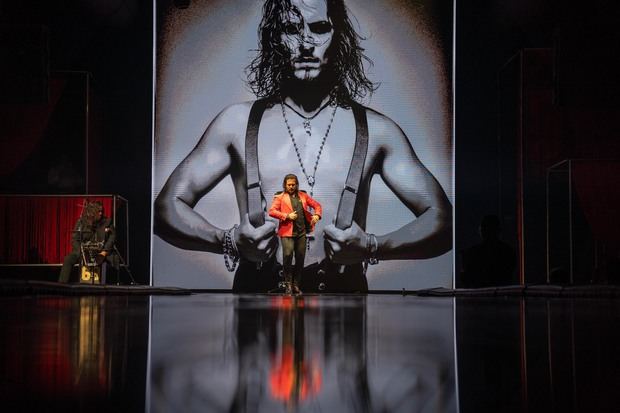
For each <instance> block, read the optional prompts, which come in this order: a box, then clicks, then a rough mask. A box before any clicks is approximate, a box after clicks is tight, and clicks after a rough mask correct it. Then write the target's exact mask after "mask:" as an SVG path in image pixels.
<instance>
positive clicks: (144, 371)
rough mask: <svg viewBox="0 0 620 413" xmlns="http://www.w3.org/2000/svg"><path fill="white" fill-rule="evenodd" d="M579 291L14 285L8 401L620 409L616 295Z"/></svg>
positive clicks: (152, 406) (6, 342)
mask: <svg viewBox="0 0 620 413" xmlns="http://www.w3.org/2000/svg"><path fill="white" fill-rule="evenodd" d="M578 290H579V293H578V292H577V290H576V289H575V288H573V289H571V288H563V287H559V286H555V287H553V286H545V287H542V286H540V287H536V288H535V287H531V288H530V289H529V290H528V289H526V288H522V287H521V288H520V287H513V288H509V287H505V288H503V289H497V288H496V289H486V290H466V291H465V290H445V289H439V290H427V291H418V292H405V294H394V293H392V294H386V293H384V294H374V293H373V294H368V295H329V294H326V295H301V296H292V297H291V296H283V295H275V294H274V295H234V294H230V293H224V292H220V293H213V292H209V293H207V292H196V291H190V290H183V289H178V288H151V287H148V286H83V285H59V284H57V283H53V282H49V283H48V282H34V281H32V282H26V281H12V282H10V281H7V280H4V281H2V283H1V286H0V291H1V292H2V295H1V296H0V314H1V316H0V317H1V320H2V321H1V322H0V331H1V334H2V341H1V342H2V343H3V344H2V350H1V352H2V355H1V360H2V368H1V370H0V371H1V372H2V373H1V374H2V377H1V379H0V383H1V384H0V394H1V395H2V400H3V403H4V406H5V408H7V409H8V410H10V411H55V410H63V411H75V410H79V411H85V410H88V411H106V412H108V411H144V410H147V411H153V412H168V411H269V412H277V411H282V412H285V411H287V412H288V411H309V412H310V411H312V412H314V411H317V412H319V411H320V412H328V411H340V412H349V411H351V412H359V411H386V412H387V411H390V412H392V411H403V412H412V411H441V412H444V411H445V412H456V411H462V412H469V411H524V410H529V411H539V410H547V411H556V410H557V411H559V410H569V411H597V412H600V411H613V410H614V409H615V407H616V406H618V405H619V403H620V396H619V395H618V393H617V391H616V388H617V380H618V375H617V371H618V370H619V369H618V367H619V366H620V355H618V352H617V351H616V349H617V348H618V346H619V344H620V338H619V337H618V334H617V332H616V329H614V328H613V326H614V325H616V324H617V322H618V317H619V315H620V302H618V300H617V298H616V297H617V289H613V288H605V289H603V288H598V289H596V288H585V287H582V288H580V289H578ZM586 290H587V291H586ZM602 291H606V293H602ZM543 293H544V294H543Z"/></svg>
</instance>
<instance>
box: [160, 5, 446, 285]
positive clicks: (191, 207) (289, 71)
mask: <svg viewBox="0 0 620 413" xmlns="http://www.w3.org/2000/svg"><path fill="white" fill-rule="evenodd" d="M438 9H439V10H442V11H445V10H447V11H448V13H447V14H443V15H442V14H431V12H432V11H433V9H432V8H429V7H423V5H422V4H416V3H411V4H409V3H403V2H391V1H384V2H372V1H350V2H347V3H346V4H345V3H344V2H342V1H324V0H318V1H313V0H304V1H296V0H293V1H266V2H264V3H262V2H254V1H227V2H208V1H204V2H201V1H194V2H192V4H191V6H190V7H188V8H187V9H178V8H174V7H172V6H170V5H168V7H162V8H161V9H158V17H159V18H160V19H161V21H159V22H158V25H157V30H158V32H157V44H156V48H157V54H156V92H157V93H156V99H155V130H154V135H155V136H154V165H153V166H154V177H153V181H154V182H153V185H154V188H153V195H154V206H153V221H154V224H153V233H154V237H153V264H152V268H153V283H154V284H156V285H169V284H172V283H173V284H174V285H181V286H187V287H196V288H214V289H226V288H231V286H232V288H233V290H234V291H248V292H258V291H263V292H266V291H270V290H272V289H275V288H276V287H277V284H278V280H279V279H280V278H281V277H282V274H281V270H282V262H283V259H282V256H283V255H282V249H281V248H280V243H279V241H278V236H277V234H276V230H277V227H278V224H279V222H278V221H279V220H278V219H277V218H274V217H272V216H270V215H269V214H268V210H269V208H270V206H271V204H272V200H273V198H274V195H276V194H277V193H278V192H282V191H283V182H282V180H283V177H285V176H286V175H287V174H293V175H295V176H296V177H297V178H298V189H299V190H300V191H302V192H305V193H306V194H308V195H310V196H311V198H313V199H315V200H316V201H318V202H319V203H320V204H321V206H322V215H321V216H320V220H319V221H318V222H317V223H316V225H315V226H314V228H313V230H312V231H311V232H308V234H307V240H306V244H307V251H306V253H305V260H304V270H303V271H302V272H303V277H301V278H302V281H301V283H302V284H303V285H304V287H305V288H306V289H309V290H312V291H326V292H328V291H334V292H336V291H341V292H355V291H367V290H369V289H371V290H372V289H381V290H385V289H387V290H390V289H393V290H400V289H402V288H406V289H411V288H414V289H415V288H431V287H451V286H452V273H453V270H452V268H453V256H452V239H453V237H452V227H453V225H452V215H453V214H452V205H453V179H452V172H453V167H452V164H453V161H452V150H453V135H452V109H451V108H452V87H451V79H452V75H451V73H452V65H451V64H452V63H451V62H452V59H451V56H452V38H451V36H450V33H451V27H452V14H451V11H452V10H451V9H450V8H443V9H442V8H438ZM285 198H286V199H285V202H288V198H287V197H285ZM280 224H281V222H280ZM227 240H228V241H232V246H231V247H230V248H228V247H226V244H227ZM228 243H229V244H230V242H228ZM233 263H234V264H233ZM285 272H286V271H285ZM317 274H319V275H317ZM300 276H301V275H300ZM257 280H258V281H257ZM302 290H303V289H302Z"/></svg>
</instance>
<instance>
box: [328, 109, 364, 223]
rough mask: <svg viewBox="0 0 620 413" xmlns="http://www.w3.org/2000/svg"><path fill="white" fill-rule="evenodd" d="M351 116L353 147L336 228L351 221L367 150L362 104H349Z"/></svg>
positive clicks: (339, 205)
mask: <svg viewBox="0 0 620 413" xmlns="http://www.w3.org/2000/svg"><path fill="white" fill-rule="evenodd" d="M351 109H352V110H353V116H354V117H355V128H356V133H355V149H354V150H353V158H352V159H351V166H350V167H349V174H348V175H347V180H346V182H345V185H344V189H343V190H342V195H341V197H340V203H339V204H338V212H337V214H336V224H335V225H336V228H338V229H343V230H344V229H347V228H349V227H350V226H351V223H352V222H353V211H354V210H355V203H356V201H357V193H358V190H359V186H360V182H361V180H362V172H363V171H364V163H365V162H366V153H367V152H368V119H367V118H366V108H364V107H363V106H362V105H360V104H357V103H353V104H352V105H351Z"/></svg>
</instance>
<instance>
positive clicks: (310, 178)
mask: <svg viewBox="0 0 620 413" xmlns="http://www.w3.org/2000/svg"><path fill="white" fill-rule="evenodd" d="M331 102H332V101H331V100H330V101H328V102H327V103H326V104H325V105H323V106H322V107H321V108H320V109H319V111H318V112H317V113H315V114H314V115H312V116H311V117H310V118H308V117H306V116H303V115H302V114H301V113H299V112H297V111H296V110H295V109H293V108H291V107H290V106H289V105H287V104H286V103H284V99H280V107H281V108H282V117H283V118H284V124H285V125H286V130H287V131H288V136H290V138H291V141H292V142H293V148H295V154H296V155H297V161H298V162H299V166H300V167H301V171H302V172H303V174H304V176H305V177H306V182H308V185H309V186H310V196H312V194H313V190H314V184H315V183H316V181H315V176H316V169H317V168H318V167H319V160H320V159H321V154H322V153H323V146H325V141H326V140H327V136H328V135H329V131H330V129H331V128H332V123H333V122H334V117H335V116H336V109H338V105H336V104H334V105H333V106H334V110H333V111H332V115H331V118H330V120H329V124H328V125H327V130H326V131H325V135H323V140H322V141H321V146H320V147H319V152H318V153H317V154H316V161H314V169H313V170H312V175H308V172H307V171H306V168H305V167H304V162H303V160H302V159H301V154H300V153H299V148H298V147H297V141H295V136H293V131H292V130H291V126H290V125H289V123H288V119H287V117H286V109H285V108H284V106H285V105H286V106H288V107H289V108H291V110H292V111H293V112H295V113H297V114H298V115H299V116H301V117H302V118H304V119H305V120H306V121H307V122H308V128H306V123H305V122H304V130H305V131H306V133H307V134H308V137H311V136H312V132H311V131H310V120H312V119H314V118H315V117H316V116H317V115H318V114H319V113H321V111H322V110H323V109H324V108H326V107H327V106H328V105H329V104H331Z"/></svg>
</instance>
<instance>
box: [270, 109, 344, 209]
mask: <svg viewBox="0 0 620 413" xmlns="http://www.w3.org/2000/svg"><path fill="white" fill-rule="evenodd" d="M330 112H331V108H327V109H325V113H321V114H320V115H321V116H317V117H316V118H315V119H313V120H311V121H310V127H309V128H308V127H307V126H306V127H304V125H303V119H302V118H301V117H299V116H297V115H294V114H289V115H288V116H287V118H286V122H285V119H284V116H283V115H282V111H281V108H280V107H279V106H275V107H274V108H271V109H268V110H266V111H265V113H264V115H263V119H262V121H261V124H260V128H259V133H258V161H259V171H260V177H261V187H262V189H263V193H264V194H265V195H266V196H270V194H273V193H274V192H275V191H279V190H282V179H283V177H284V176H285V175H286V174H289V173H293V174H296V175H297V176H298V178H299V181H300V182H299V183H300V188H301V189H305V190H306V191H308V192H310V191H311V189H313V191H312V192H313V195H314V196H317V195H319V194H320V196H322V197H324V198H327V199H334V198H337V197H339V196H340V193H341V191H342V188H343V186H344V182H345V180H346V177H347V173H348V171H349V167H350V165H351V159H352V156H353V149H354V146H355V137H356V129H355V121H354V119H353V116H352V113H351V111H350V110H345V109H342V108H338V109H337V110H336V113H335V114H334V116H333V120H332V118H331V115H332V113H330ZM287 123H288V127H287ZM311 182H314V188H311V185H310V183H311ZM327 199H325V201H327Z"/></svg>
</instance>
